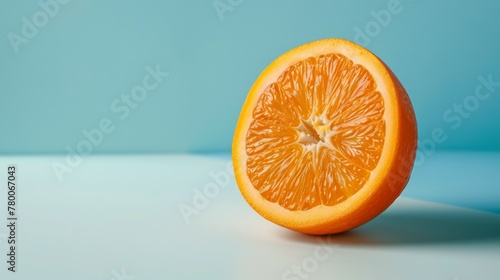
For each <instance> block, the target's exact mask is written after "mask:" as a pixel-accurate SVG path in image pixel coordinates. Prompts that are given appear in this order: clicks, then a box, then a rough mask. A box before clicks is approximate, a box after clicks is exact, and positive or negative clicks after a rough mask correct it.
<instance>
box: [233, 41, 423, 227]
mask: <svg viewBox="0 0 500 280" xmlns="http://www.w3.org/2000/svg"><path fill="white" fill-rule="evenodd" d="M416 147H417V125H416V121H415V114H414V111H413V107H412V105H411V102H410V99H409V97H408V95H407V93H406V91H405V89H404V88H403V86H402V85H401V84H400V82H399V81H398V79H397V78H396V76H395V75H394V74H393V73H392V72H391V70H390V69H389V68H388V66H386V65H385V64H384V63H383V62H382V61H381V60H380V59H379V58H378V57H377V56H375V55H374V54H372V53H371V52H370V51H368V50H367V49H365V48H363V47H361V46H359V45H357V44H355V43H352V42H350V41H347V40H343V39H323V40H319V41H315V42H311V43H308V44H305V45H303V46H300V47H297V48H295V49H292V50H291V51H288V52H287V53H285V54H283V55H282V56H280V57H279V58H278V59H276V60H275V61H274V62H272V63H271V64H270V65H269V66H268V67H267V68H266V69H265V70H264V71H263V72H262V73H261V74H260V76H259V77H258V78H257V80H256V81H255V83H254V85H253V86H252V88H251V89H250V91H249V93H248V96H247V98H246V101H245V103H244V105H243V108H242V110H241V113H240V117H239V120H238V123H237V126H236V131H235V135H234V140H233V150H232V153H233V155H232V156H233V165H234V171H235V177H236V180H237V184H238V187H239V189H240V191H241V193H242V194H243V196H244V198H245V199H246V201H247V202H248V203H249V204H250V206H252V207H253V209H255V210H256V211H257V212H258V213H259V214H260V215H262V216H263V217H264V218H266V219H268V220H270V221H271V222H274V223H276V224H278V225H281V226H283V227H286V228H289V229H292V230H295V231H299V232H304V233H310V234H331V233H338V232H342V231H346V230H349V229H352V228H355V227H358V226H360V225H362V224H364V223H366V222H367V221H369V220H371V219H373V218H374V217H376V216H377V215H379V214H380V213H381V212H383V211H384V210H385V209H386V208H387V207H389V206H390V204H391V203H392V202H393V201H394V200H395V199H396V198H397V197H398V196H399V194H400V193H401V192H402V190H403V188H404V187H405V186H406V184H407V182H408V179H409V177H410V173H411V170H412V167H413V162H414V159H415V153H416Z"/></svg>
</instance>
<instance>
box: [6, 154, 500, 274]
mask: <svg viewBox="0 0 500 280" xmlns="http://www.w3.org/2000/svg"><path fill="white" fill-rule="evenodd" d="M64 160H65V159H64V156H10V157H7V156H4V157H0V185H2V186H4V187H2V188H1V189H0V225H1V227H0V255H1V257H0V259H1V260H2V262H1V263H0V279H2V280H4V279H33V280H36V279H54V280H57V279H102V280H110V279H114V280H125V279H128V280H131V279H135V280H146V279H256V280H257V279H258V280H261V279H293V280H297V279H301V280H302V279H367V280H368V279H384V280H391V279H405V280H410V279H426V280H431V279H437V280H446V279H448V280H466V279H474V280H480V279H500V214H499V213H500V180H499V179H498V178H499V177H500V154H487V153H461V154H458V153H457V154H449V153H446V154H435V155H433V156H432V157H429V158H427V159H426V162H425V163H424V164H422V165H420V166H417V167H416V168H415V170H414V173H413V176H412V179H411V181H410V183H409V184H408V186H407V188H406V190H405V192H404V193H403V196H402V197H400V198H399V199H398V200H397V201H396V202H395V204H393V205H392V206H391V207H390V208H389V209H388V210H387V211H386V212H384V213H383V214H382V215H381V216H379V217H378V218H376V219H375V220H373V221H371V222H370V223H368V224H366V225H364V226H362V227H360V228H358V229H356V230H353V231H351V232H348V233H344V234H340V235H335V236H327V237H321V238H318V237H313V236H307V235H302V234H299V233H295V232H292V231H289V230H287V229H284V228H281V227H279V226H276V225H274V224H272V223H270V222H268V221H266V220H264V219H263V218H261V217H260V216H259V215H258V214H256V213H255V212H254V211H253V210H252V209H251V208H250V207H249V206H248V205H247V203H246V202H245V201H244V200H243V198H242V197H241V195H240V194H239V191H238V190H237V187H236V185H235V182H234V178H233V177H232V175H230V174H229V173H228V172H227V171H226V166H227V164H228V163H229V162H230V157H229V155H129V156H125V155H109V156H90V157H87V158H84V159H83V161H82V163H81V164H80V165H79V166H77V167H75V168H73V170H72V172H71V173H67V174H65V175H64V176H63V181H62V182H61V181H59V180H58V179H57V176H56V175H55V173H54V171H53V169H52V164H53V163H54V161H58V162H61V163H64ZM10 164H16V165H17V168H18V173H17V175H18V182H17V183H18V197H17V204H18V205H17V209H16V210H17V212H18V217H19V220H18V221H17V223H18V224H17V244H18V245H17V246H18V247H17V248H18V249H17V255H16V256H17V266H16V269H17V272H16V273H12V272H9V271H7V263H6V262H5V260H6V259H7V256H6V254H7V243H6V237H7V227H6V224H7V220H6V217H7V213H6V202H7V198H6V194H7V189H6V180H7V179H6V173H7V166H8V165H10ZM211 174H212V175H213V174H218V175H219V178H225V176H226V175H227V176H229V177H228V178H230V180H229V182H228V183H227V184H224V182H219V186H220V188H218V189H217V190H219V192H218V193H215V194H213V195H212V197H211V198H207V200H206V201H198V203H201V202H204V203H205V204H207V205H202V206H203V207H198V208H199V209H196V211H197V212H196V213H197V214H193V215H192V216H190V217H189V219H188V220H189V223H187V222H186V219H185V218H183V216H182V215H181V212H180V210H179V207H181V206H182V205H185V206H193V198H194V197H195V193H196V192H197V191H200V192H203V189H204V187H206V186H207V185H210V186H212V187H213V186H217V180H216V179H214V176H211ZM214 190H215V189H214ZM198 206H200V205H198Z"/></svg>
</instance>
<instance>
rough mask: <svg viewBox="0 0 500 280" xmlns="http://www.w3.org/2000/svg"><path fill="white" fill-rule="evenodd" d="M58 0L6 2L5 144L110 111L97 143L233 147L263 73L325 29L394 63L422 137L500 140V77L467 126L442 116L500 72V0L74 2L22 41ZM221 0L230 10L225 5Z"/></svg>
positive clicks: (106, 148)
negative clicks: (155, 71) (156, 75)
mask: <svg viewBox="0 0 500 280" xmlns="http://www.w3.org/2000/svg"><path fill="white" fill-rule="evenodd" d="M49 2H50V1H49V0H42V1H40V2H35V1H2V2H0V35H2V36H3V39H1V40H0V94H1V102H0V104H1V105H0V106H1V107H0V131H1V132H2V137H0V153H2V154H24V153H53V152H55V153H66V152H67V151H66V147H67V146H70V147H73V148H74V147H75V146H76V145H77V143H79V141H81V140H82V139H85V137H84V136H83V134H82V130H84V129H86V130H91V129H94V128H98V126H99V122H100V120H102V119H103V118H109V119H111V120H112V121H113V124H114V125H115V126H116V128H115V130H114V131H113V132H112V133H109V134H106V135H105V137H104V139H103V141H102V144H99V145H97V146H96V147H94V152H95V153H119V152H174V153H182V152H228V151H230V147H231V141H232V136H233V131H234V126H235V123H236V120H237V117H238V114H239V111H240V109H241V105H242V103H243V101H244V99H245V96H246V93H247V91H248V89H249V88H250V86H251V85H252V83H253V82H254V80H255V79H256V77H257V76H258V74H259V73H260V72H261V71H262V70H263V69H264V68H265V67H266V66H267V65H268V64H269V63H270V62H271V61H272V60H273V59H275V58H276V57H277V56H279V55H280V54H281V53H283V52H285V51H287V50H289V49H291V48H293V47H295V46H298V45H301V44H304V43H306V42H309V41H313V40H317V39H321V38H326V37H342V38H346V39H349V40H353V41H357V42H358V43H361V44H363V45H365V46H366V47H367V48H369V49H370V50H371V51H373V52H374V53H375V54H377V55H378V56H379V57H381V58H382V59H383V60H384V61H385V62H386V63H387V64H388V65H389V66H390V67H391V68H392V70H393V71H394V72H395V73H396V74H397V76H398V77H399V78H400V80H401V82H402V83H403V84H404V86H405V87H406V89H407V91H408V93H409V95H410V97H411V99H412V101H413V104H414V107H415V110H416V114H417V119H418V124H419V134H420V135H419V136H420V138H421V139H427V138H429V137H431V134H432V131H433V129H435V128H441V129H443V130H444V131H445V132H446V136H447V138H446V141H444V142H443V143H435V146H436V149H438V150H497V151H498V150H500V145H499V144H498V143H500V125H499V120H500V110H499V105H500V87H499V88H498V90H496V91H495V92H492V94H491V96H490V97H489V98H488V99H487V100H484V101H480V104H479V105H478V106H479V107H478V108H477V110H474V111H473V112H471V113H470V117H468V118H464V117H462V123H461V124H460V125H459V126H458V127H457V128H456V129H453V128H452V125H453V124H455V122H446V121H445V120H444V119H443V114H444V113H445V112H446V111H447V110H449V109H452V108H453V105H454V104H460V103H463V101H464V100H466V99H467V98H468V97H470V96H471V95H473V94H474V91H475V88H476V86H477V85H479V81H478V77H479V76H483V77H485V78H486V77H488V75H491V76H492V79H493V80H495V81H496V80H498V81H500V67H499V65H500V56H499V54H498V52H499V50H500V37H499V36H498V35H499V30H500V18H499V17H498V12H499V11H500V2H498V1H493V0H490V1H481V2H477V1H451V0H447V1H423V0H419V1H417V0H413V1H410V0H401V1H399V2H400V4H399V12H398V13H392V14H391V18H390V20H388V19H386V21H385V22H382V23H383V24H381V23H375V22H376V19H375V16H374V14H376V13H379V11H381V10H387V6H388V4H389V3H391V1H326V0H325V1H303V0H287V1H284V0H283V1H264V0H258V1H257V0H252V1H248V0H243V1H241V0H240V1H236V0H229V1H228V0H221V1H220V2H216V1H208V0H206V1H194V0H189V1H181V0H178V1H160V0H157V1H78V0H71V1H69V2H68V3H67V4H57V5H58V8H57V9H58V11H57V12H56V13H55V15H54V16H53V17H50V18H49V19H48V23H47V24H46V25H45V26H43V27H40V28H38V32H37V34H36V35H35V36H34V37H33V38H29V39H28V42H27V43H26V44H20V45H19V46H18V50H19V52H18V53H16V52H15V48H14V47H13V45H12V44H11V42H10V39H9V35H8V34H10V33H15V34H17V35H22V30H21V29H22V27H23V25H24V23H23V17H26V18H27V19H28V20H30V21H31V22H33V16H34V15H35V14H36V13H37V12H40V11H43V8H42V6H41V5H40V4H39V3H49ZM214 3H223V4H225V5H227V6H225V7H226V8H227V7H229V9H228V10H226V11H225V12H223V13H219V14H218V12H217V10H216V8H215V6H214ZM52 8H54V7H52ZM220 8H221V9H222V8H223V7H222V6H221V7H220ZM374 23H375V24H374ZM384 25H385V26H384ZM377 26H378V29H377ZM356 28H359V29H360V30H363V32H366V33H368V34H371V35H370V36H369V37H368V39H369V40H366V38H365V39H364V40H362V39H360V37H357V33H356V30H357V29H356ZM366 28H368V31H366V30H367V29H366ZM370 28H371V29H370ZM367 36H368V35H367ZM158 64H159V65H160V69H162V71H166V72H169V74H170V75H169V76H168V77H167V78H166V79H165V80H164V81H163V82H162V83H161V84H160V85H159V86H158V88H157V89H155V90H153V91H152V92H150V93H149V94H148V96H147V98H146V99H145V100H144V101H143V102H141V103H140V104H139V105H138V107H137V108H136V109H134V110H132V111H131V112H130V115H129V116H128V117H127V118H126V119H124V120H120V119H119V118H118V115H117V114H115V113H113V112H112V110H111V109H110V106H111V104H112V102H113V101H114V100H116V99H117V98H120V96H121V95H122V94H130V91H131V89H132V88H133V87H135V86H137V85H140V84H141V82H142V78H143V77H144V76H145V75H146V74H147V71H146V70H145V68H146V67H147V66H151V67H152V68H155V66H156V65H158ZM453 114H454V115H455V116H456V114H455V113H453Z"/></svg>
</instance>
